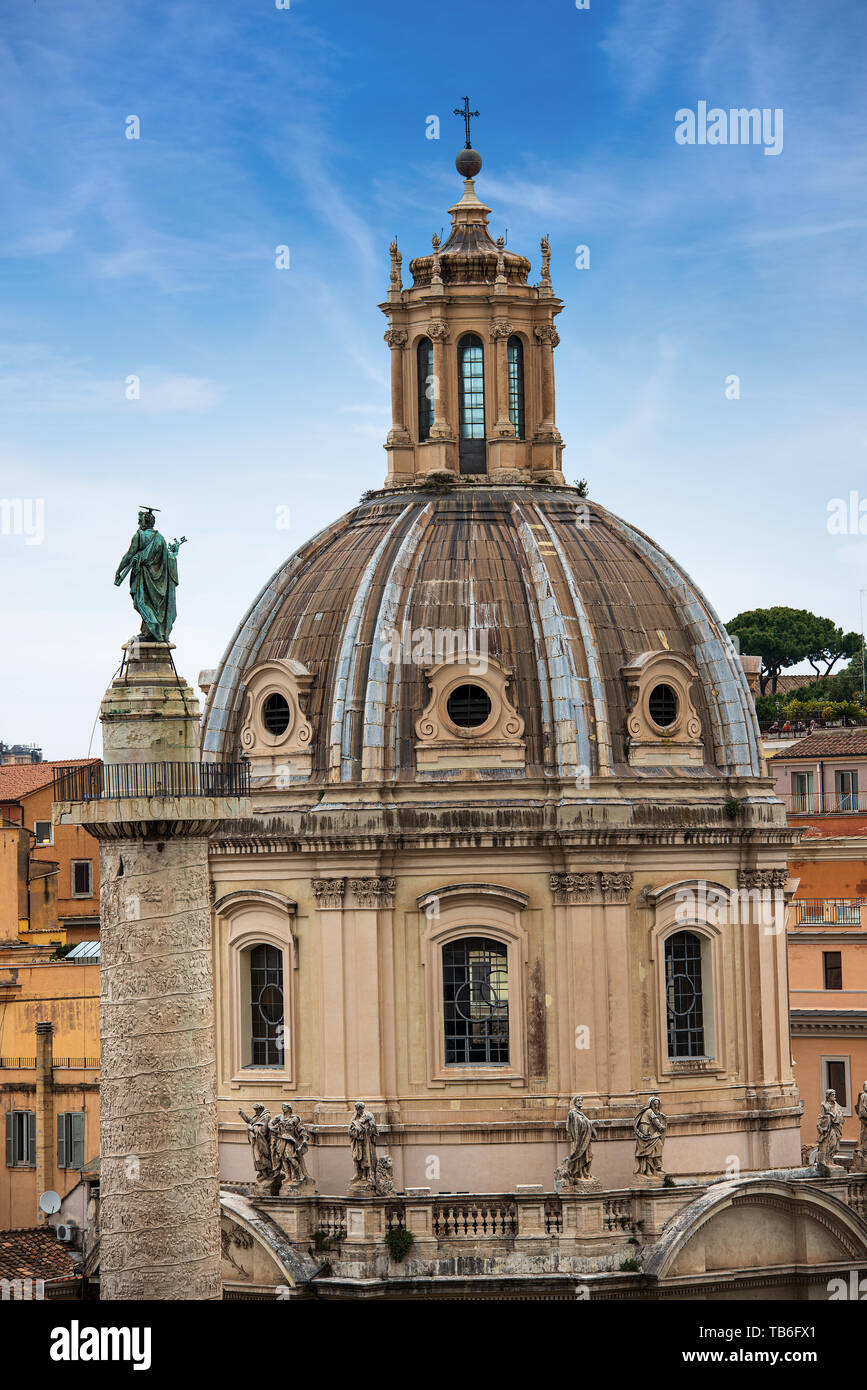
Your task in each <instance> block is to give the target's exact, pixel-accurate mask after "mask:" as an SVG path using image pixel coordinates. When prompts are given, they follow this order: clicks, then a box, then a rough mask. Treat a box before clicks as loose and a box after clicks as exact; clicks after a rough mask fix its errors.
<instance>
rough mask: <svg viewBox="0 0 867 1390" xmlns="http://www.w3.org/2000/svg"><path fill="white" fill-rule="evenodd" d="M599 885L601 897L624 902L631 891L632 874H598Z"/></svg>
mask: <svg viewBox="0 0 867 1390" xmlns="http://www.w3.org/2000/svg"><path fill="white" fill-rule="evenodd" d="M599 887H600V889H601V892H602V896H603V898H607V899H608V900H609V901H610V902H625V901H626V899H627V898H628V897H629V894H630V893H631V892H632V874H620V873H616V874H604V873H603V874H600V875H599Z"/></svg>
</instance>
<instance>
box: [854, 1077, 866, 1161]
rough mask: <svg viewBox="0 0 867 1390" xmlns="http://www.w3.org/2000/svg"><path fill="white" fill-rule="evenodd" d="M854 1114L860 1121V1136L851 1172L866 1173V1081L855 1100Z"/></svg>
mask: <svg viewBox="0 0 867 1390" xmlns="http://www.w3.org/2000/svg"><path fill="white" fill-rule="evenodd" d="M855 1115H856V1118H857V1119H859V1120H860V1121H861V1137H860V1139H859V1140H858V1147H857V1149H856V1150H855V1153H854V1155H853V1158H852V1172H853V1173H867V1081H865V1082H864V1085H863V1087H862V1088H861V1092H860V1094H859V1096H858V1099H857V1100H856V1102H855Z"/></svg>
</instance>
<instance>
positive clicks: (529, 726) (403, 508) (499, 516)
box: [203, 486, 761, 792]
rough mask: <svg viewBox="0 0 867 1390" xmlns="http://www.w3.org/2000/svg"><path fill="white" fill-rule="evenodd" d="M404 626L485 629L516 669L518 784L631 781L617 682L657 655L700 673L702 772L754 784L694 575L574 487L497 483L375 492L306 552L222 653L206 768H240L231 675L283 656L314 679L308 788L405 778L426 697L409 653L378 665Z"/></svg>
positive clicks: (746, 724)
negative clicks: (629, 668)
mask: <svg viewBox="0 0 867 1390" xmlns="http://www.w3.org/2000/svg"><path fill="white" fill-rule="evenodd" d="M588 514H589V521H587V519H586V518H587V515H588ZM405 624H408V625H409V630H411V631H412V630H416V629H419V628H421V629H428V630H431V631H436V630H438V629H439V630H443V629H450V630H452V631H463V632H467V630H468V629H469V630H470V632H471V633H472V632H478V631H479V630H481V629H485V630H486V631H487V643H488V652H489V655H490V656H492V657H494V658H495V659H496V660H497V661H499V662H501V663H502V664H503V665H505V666H507V667H509V668H511V669H512V670H513V671H514V679H513V682H512V686H511V696H512V699H513V700H514V703H515V704H516V706H517V708H518V710H519V711H520V714H521V715H522V717H523V718H524V720H525V723H526V728H525V738H526V745H527V768H526V775H527V776H536V777H549V778H557V777H563V778H574V774H575V768H576V766H577V765H584V766H589V767H590V769H591V772H592V774H593V775H602V776H606V775H610V776H624V777H638V776H640V775H642V774H641V773H639V772H638V771H637V770H636V769H635V768H633V767H630V766H629V764H628V763H627V760H626V752H625V744H624V734H625V720H626V715H627V712H628V695H627V685H626V681H625V679H624V677H623V675H622V674H621V671H622V668H623V667H624V666H625V665H627V664H628V663H629V662H630V660H632V659H634V658H635V657H637V656H638V655H640V654H641V653H642V652H645V651H648V650H660V649H665V648H668V649H669V650H670V651H672V652H674V653H680V654H682V655H684V656H686V657H687V658H688V659H690V660H691V661H692V662H694V664H695V666H696V668H697V670H698V673H699V680H698V681H697V682H696V683H695V687H694V690H693V699H694V703H695V706H696V709H697V711H698V713H699V715H700V718H701V721H702V728H703V737H704V742H705V749H706V756H707V763H708V766H709V768H710V769H711V770H712V769H713V767H714V766H715V767H716V768H717V769H718V770H719V772H721V773H723V774H726V775H730V776H758V775H760V773H761V759H760V754H759V749H758V742H757V736H756V725H755V716H754V713H753V707H752V700H751V698H750V694H749V691H748V688H747V685H746V680H745V678H744V676H743V673H742V670H741V667H740V663H739V662H738V660H737V657H736V656H735V655H734V653H733V651H732V649H731V646H730V644H729V642H728V641H727V639H726V637H725V634H724V631H723V629H722V627H721V624H720V622H719V620H718V618H717V616H716V614H715V613H714V611H713V609H712V608H711V607H710V605H709V604H708V602H707V600H706V599H705V598H704V597H703V596H702V595H701V593H700V592H699V591H698V590H697V589H696V588H695V586H694V585H693V584H692V582H691V580H690V579H689V577H688V576H687V575H686V574H685V573H684V572H683V571H682V570H681V569H680V568H679V567H678V566H677V565H676V564H675V562H674V561H673V560H671V558H670V557H669V556H667V555H666V554H665V552H663V551H662V550H660V549H659V548H658V547H657V546H655V545H654V543H653V542H652V541H650V540H649V539H648V538H647V537H646V536H645V535H643V533H642V532H640V531H637V530H635V529H634V528H633V527H631V526H629V525H627V524H626V523H625V522H623V521H621V520H620V519H619V518H617V517H615V516H613V515H612V514H611V513H610V512H607V511H605V509H604V508H602V507H600V506H598V505H597V504H595V503H586V502H582V500H581V499H580V498H579V497H578V495H577V494H576V493H575V492H574V491H573V490H570V489H546V488H529V487H508V486H502V487H495V486H476V487H465V486H461V487H458V488H456V489H455V490H454V491H452V492H449V493H446V494H445V495H439V494H435V493H430V492H426V491H425V490H423V489H418V490H412V491H405V492H400V493H386V494H379V495H377V496H375V497H374V498H373V499H372V500H370V501H368V502H365V503H363V504H361V505H360V506H358V507H357V508H355V509H354V510H353V511H352V512H349V513H347V515H345V516H344V517H342V518H340V520H338V521H336V522H335V523H334V524H333V525H332V526H330V527H328V528H327V529H326V530H325V531H322V532H320V534H319V535H318V536H316V537H314V538H313V539H312V540H311V541H309V542H308V543H307V544H306V545H305V546H303V547H302V548H301V549H300V550H299V551H298V552H297V553H296V554H295V555H293V556H292V557H291V558H290V559H289V560H288V561H287V562H286V564H285V565H284V566H283V567H282V568H281V569H280V570H279V571H278V572H277V574H275V575H274V577H273V578H272V579H271V581H270V583H269V584H268V585H266V587H265V588H264V589H263V590H262V592H261V594H260V595H259V597H258V598H257V600H256V601H255V602H254V604H253V605H252V606H251V608H250V610H249V611H248V613H247V615H246V617H245V618H244V620H243V621H242V623H241V625H240V626H239V628H238V630H237V632H236V634H235V636H234V638H233V640H232V642H231V643H230V645H229V647H228V649H227V652H226V654H225V656H224V658H223V661H222V663H221V665H220V667H219V670H218V672H217V678H216V681H215V683H214V685H213V687H212V689H211V691H210V695H209V698H208V703H207V708H206V711H205V717H204V733H203V749H204V753H205V756H206V757H223V758H231V757H235V756H237V753H238V747H239V745H238V734H239V728H240V711H241V706H242V700H243V688H242V684H241V677H242V675H243V672H244V671H245V670H248V669H249V668H250V667H252V666H253V665H254V664H256V663H257V662H260V661H265V660H268V659H273V658H286V659H289V658H291V659H294V660H296V661H300V662H303V663H304V665H305V666H306V667H307V669H308V670H309V671H310V672H311V673H312V675H313V677H314V679H313V683H312V687H311V691H310V695H309V698H308V702H307V713H308V717H309V719H310V721H311V723H312V726H313V746H314V772H313V779H314V780H315V781H320V782H323V781H330V782H344V783H361V782H364V783H376V782H394V781H401V782H404V781H410V782H411V781H412V780H413V779H414V777H415V751H414V750H415V742H416V737H415V727H414V726H415V721H416V719H417V718H418V716H419V715H420V714H421V712H422V710H423V709H424V707H425V705H426V704H427V701H428V696H429V687H428V683H427V681H426V678H425V674H424V670H423V669H422V668H420V667H419V666H417V665H415V664H414V663H413V661H412V660H411V656H410V654H409V653H406V654H405V657H404V660H402V661H401V662H399V663H394V662H393V661H388V660H384V659H383V647H384V646H385V645H386V644H387V642H388V639H389V636H390V634H391V633H392V632H393V631H394V630H395V629H397V630H398V631H401V630H403V631H406V629H405V627H404V625H405ZM643 775H647V774H646V772H645V774H643ZM692 775H695V774H692ZM428 792H429V789H428Z"/></svg>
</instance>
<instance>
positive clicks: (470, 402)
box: [458, 333, 485, 473]
mask: <svg viewBox="0 0 867 1390" xmlns="http://www.w3.org/2000/svg"><path fill="white" fill-rule="evenodd" d="M458 397H459V400H458V409H459V415H460V448H459V454H460V465H461V472H462V473H484V471H485V358H484V350H483V348H482V340H481V338H479V337H477V336H476V334H475V333H465V334H464V336H463V337H462V338H461V340H460V341H459V343H458Z"/></svg>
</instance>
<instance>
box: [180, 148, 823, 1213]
mask: <svg viewBox="0 0 867 1390" xmlns="http://www.w3.org/2000/svg"><path fill="white" fill-rule="evenodd" d="M480 166H481V160H480V159H479V157H478V156H477V155H476V154H475V152H474V151H472V150H465V151H463V152H462V154H461V155H460V156H459V158H458V169H459V172H460V173H461V174H462V175H463V176H464V186H463V192H462V195H461V196H460V198H459V199H458V200H457V201H456V202H455V204H454V206H453V207H452V208H451V209H450V214H451V219H452V225H451V231H450V234H449V236H448V238H447V239H446V240H445V241H444V242H443V243H442V244H440V242H439V240H438V238H436V237H434V238H433V243H432V249H431V252H430V253H429V254H426V255H423V256H419V257H417V258H416V259H414V260H412V261H411V262H410V265H409V273H410V277H411V283H407V284H406V285H404V283H403V266H402V257H401V254H400V252H399V251H398V249H397V246H396V245H392V248H391V274H390V282H389V288H388V291H387V296H386V299H385V301H384V303H383V304H382V305H381V306H380V307H381V308H382V310H383V313H384V315H385V317H386V319H387V324H388V327H387V330H386V333H385V340H386V344H387V347H388V350H389V352H390V357H391V392H392V415H393V422H392V427H391V429H390V431H389V433H388V437H387V440H386V442H385V449H386V455H387V459H388V469H387V476H386V479H385V483H384V486H383V487H382V488H381V489H380V490H378V491H373V492H371V493H369V494H366V495H365V497H364V498H363V499H362V501H361V502H360V503H359V505H358V506H357V507H355V508H354V509H353V510H352V511H350V512H349V513H347V514H346V515H345V516H343V517H341V518H340V519H339V520H337V521H335V522H334V523H333V524H332V525H331V526H329V527H327V528H326V529H325V530H324V531H322V532H321V533H320V534H319V535H317V536H315V537H314V538H313V539H312V540H310V541H309V542H307V544H306V545H304V546H302V548H301V549H300V550H299V551H298V552H297V553H296V554H294V555H293V556H291V557H290V558H289V559H288V560H287V561H286V563H285V564H284V565H283V566H282V567H281V569H280V570H279V571H278V572H277V573H276V574H275V575H274V576H273V577H272V578H271V579H270V580H269V581H268V583H267V584H266V585H265V586H264V588H263V589H262V591H261V593H260V594H259V595H258V596H257V597H256V599H255V600H254V602H253V603H252V604H251V605H250V607H249V609H248V611H247V612H246V614H245V615H244V616H243V618H242V619H241V621H240V623H239V625H238V627H237V630H236V632H235V633H234V635H233V637H232V639H231V641H230V642H229V645H228V647H227V649H226V652H225V654H224V656H223V659H222V661H221V663H220V665H219V667H218V668H217V669H216V671H214V672H209V673H207V675H205V674H204V673H203V677H202V679H201V684H202V685H203V688H205V690H206V694H207V704H206V708H205V712H204V717H203V726H202V756H203V758H204V759H205V760H208V761H214V762H223V763H233V762H237V761H238V760H240V759H246V760H247V761H248V762H249V765H250V769H251V776H252V801H251V808H252V809H251V814H250V815H249V817H246V818H244V819H243V820H240V821H238V822H234V823H226V824H225V825H224V826H223V828H221V829H220V830H218V831H217V832H216V833H215V834H214V835H213V836H212V837H211V840H210V851H209V866H210V877H211V895H212V907H213V920H214V972H215V998H216V1008H217V1013H216V1027H217V1044H216V1046H217V1051H216V1060H217V1096H218V1114H219V1138H220V1172H221V1176H222V1178H223V1180H224V1182H229V1183H241V1182H246V1181H248V1180H249V1179H250V1177H251V1175H252V1169H251V1161H250V1149H249V1145H248V1131H247V1124H246V1122H245V1120H244V1119H243V1118H241V1117H240V1116H239V1111H240V1110H243V1111H245V1112H249V1111H250V1109H251V1107H252V1105H253V1104H254V1103H255V1102H264V1103H265V1105H266V1107H267V1108H268V1110H269V1111H270V1112H272V1113H276V1112H279V1110H280V1106H281V1104H282V1103H283V1102H284V1101H289V1102H290V1103H291V1105H292V1106H293V1107H294V1109H295V1111H296V1112H297V1113H299V1114H300V1115H301V1117H302V1120H303V1122H304V1124H305V1125H306V1126H307V1127H308V1128H309V1130H310V1131H311V1136H312V1142H311V1147H310V1152H309V1154H308V1156H307V1166H308V1169H309V1172H310V1175H311V1178H312V1179H313V1180H314V1181H315V1183H316V1184H317V1186H318V1190H319V1192H320V1193H323V1194H327V1193H334V1194H339V1193H345V1191H346V1189H347V1185H348V1183H349V1180H350V1178H351V1176H352V1169H351V1164H350V1160H349V1150H348V1147H347V1135H346V1131H347V1124H348V1121H349V1117H350V1115H351V1112H352V1104H353V1102H355V1101H356V1100H363V1101H364V1102H365V1103H366V1106H367V1108H368V1110H369V1111H370V1112H372V1114H373V1115H374V1116H375V1117H376V1123H377V1125H378V1126H379V1130H380V1141H379V1142H380V1145H381V1146H382V1147H384V1149H385V1150H386V1151H387V1152H388V1154H389V1155H390V1157H391V1160H392V1165H393V1173H394V1183H395V1187H396V1188H397V1189H398V1190H410V1189H419V1188H423V1189H429V1190H430V1191H431V1193H433V1194H436V1193H449V1192H451V1193H456V1192H457V1193H459V1192H467V1191H469V1192H510V1191H514V1190H515V1189H516V1187H521V1186H528V1187H532V1186H534V1185H539V1184H541V1185H543V1186H544V1188H545V1190H546V1191H551V1190H552V1185H553V1179H554V1173H555V1170H556V1168H557V1166H558V1164H559V1163H560V1162H561V1160H562V1159H563V1157H564V1155H565V1154H566V1153H567V1151H568V1143H567V1135H566V1129H565V1125H566V1119H567V1114H568V1112H569V1109H570V1105H571V1102H572V1097H573V1096H576V1095H577V1096H580V1097H582V1098H583V1109H584V1111H585V1112H586V1114H587V1115H588V1116H589V1117H590V1118H591V1120H592V1122H593V1124H594V1126H595V1132H596V1139H595V1143H594V1158H593V1174H594V1175H595V1177H597V1178H598V1179H599V1180H600V1181H601V1183H602V1184H603V1186H604V1187H606V1188H624V1187H628V1186H630V1184H631V1183H633V1181H634V1163H635V1159H634V1155H635V1132H634V1125H635V1120H636V1116H637V1115H638V1113H639V1112H640V1111H641V1109H642V1107H644V1106H645V1105H646V1104H647V1102H648V1099H649V1097H650V1096H658V1097H659V1098H660V1102H661V1109H662V1111H663V1112H664V1114H665V1117H666V1121H667V1130H666V1137H665V1159H664V1167H665V1171H666V1172H667V1173H670V1174H672V1175H673V1176H674V1178H675V1179H676V1180H682V1181H692V1182H699V1183H700V1182H702V1181H705V1182H706V1181H708V1180H713V1179H714V1178H719V1177H721V1176H723V1175H732V1174H736V1173H738V1172H750V1171H752V1172H756V1171H760V1172H761V1171H764V1170H769V1169H787V1168H791V1167H793V1166H795V1167H796V1166H797V1165H798V1164H799V1161H800V1138H799V1124H800V1115H801V1104H800V1100H799V1097H798V1094H797V1090H796V1086H795V1082H794V1079H793V1072H792V1063H791V1047H790V1039H789V1025H788V1016H787V980H786V955H785V953H786V934H785V918H784V904H785V898H786V895H787V893H788V891H789V888H790V887H791V885H790V883H789V879H788V871H787V867H786V866H787V857H788V856H789V854H790V849H791V845H792V843H793V832H792V831H791V830H790V829H789V828H788V826H787V823H786V817H785V810H784V807H783V805H782V803H781V802H780V800H779V799H778V798H777V797H776V796H775V795H774V790H773V784H772V782H771V780H770V779H769V777H768V775H767V770H766V767H765V764H764V760H763V757H762V751H761V745H760V742H759V738H758V731H757V727H756V722H755V716H754V711H753V702H752V699H751V697H750V692H749V689H748V686H747V682H746V679H745V676H744V673H743V670H742V667H741V664H740V662H739V659H738V657H737V655H736V654H735V652H734V650H733V648H732V645H731V643H730V641H729V639H728V637H727V635H726V633H725V631H724V629H723V627H722V625H721V623H720V621H719V619H718V618H717V616H716V614H715V612H714V610H713V608H712V607H711V605H710V604H709V603H708V601H707V599H706V598H705V597H704V596H703V595H702V594H701V593H700V592H699V590H698V589H697V588H696V586H695V585H694V584H693V582H692V581H691V580H690V578H689V576H688V575H687V574H685V573H684V571H683V570H682V569H681V568H680V566H679V565H678V564H677V562H676V561H675V560H674V559H672V558H671V557H670V556H669V555H668V554H666V553H665V552H664V551H663V550H662V549H661V548H660V547H659V546H657V545H656V544H655V543H654V542H653V541H652V540H651V539H650V538H649V537H648V536H647V535H645V534H644V533H643V532H642V531H641V530H640V529H638V528H637V527H636V526H634V525H632V524H630V523H628V522H626V521H623V520H621V519H620V518H619V517H616V516H614V515H613V514H611V513H610V512H608V511H607V510H606V509H605V508H604V507H603V506H602V505H600V504H599V503H598V502H597V501H595V500H591V499H589V498H587V497H585V496H584V495H583V494H584V489H583V488H581V487H575V486H570V485H569V484H567V482H566V480H565V477H564V474H563V462H562V452H563V442H562V439H561V437H560V433H559V431H558V428H557V424H556V418H555V414H556V412H555V373H554V354H555V349H556V346H557V343H558V334H557V330H556V327H555V319H556V316H557V315H558V314H559V313H560V311H561V309H562V307H563V306H562V303H561V301H560V299H558V298H557V296H556V295H555V293H554V289H553V286H552V280H551V273H550V251H549V248H548V246H547V243H546V242H544V241H543V243H542V256H541V274H540V278H539V280H538V282H537V283H531V280H530V272H531V266H530V262H529V260H527V259H526V258H525V257H524V256H522V255H519V254H517V253H515V252H513V251H511V250H507V249H506V247H505V244H504V241H503V238H502V237H501V238H497V239H495V238H494V237H493V236H492V235H491V231H490V230H489V222H488V219H489V212H490V209H488V208H487V207H486V206H485V205H484V203H483V202H482V201H481V200H480V199H479V197H478V195H477V193H476V191H475V181H474V180H475V175H476V174H477V173H478V172H479V169H480Z"/></svg>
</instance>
